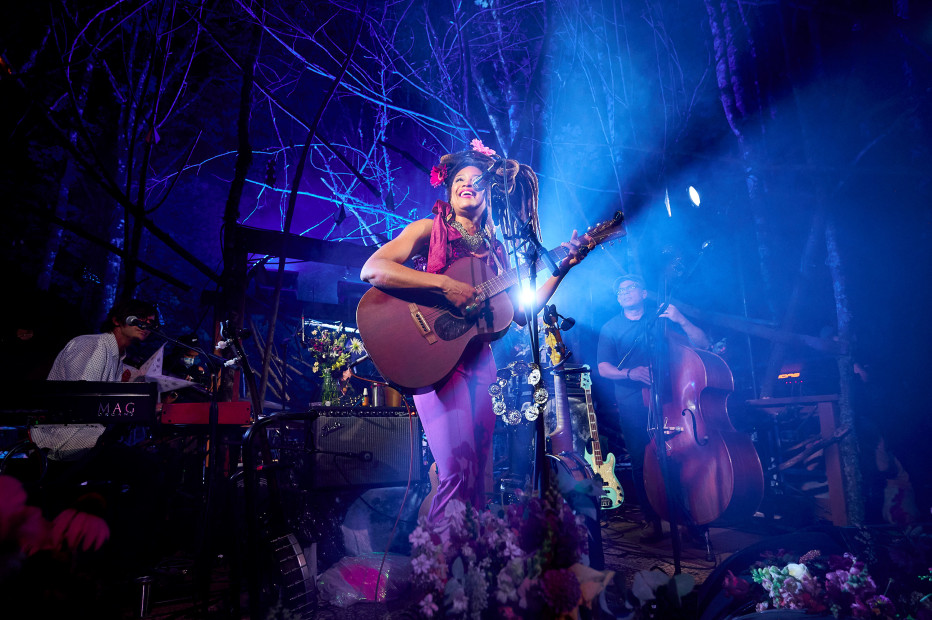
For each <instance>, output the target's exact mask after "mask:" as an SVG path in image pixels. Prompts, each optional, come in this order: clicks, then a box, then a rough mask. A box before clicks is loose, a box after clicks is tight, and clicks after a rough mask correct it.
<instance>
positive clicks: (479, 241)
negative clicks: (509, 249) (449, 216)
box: [450, 218, 485, 254]
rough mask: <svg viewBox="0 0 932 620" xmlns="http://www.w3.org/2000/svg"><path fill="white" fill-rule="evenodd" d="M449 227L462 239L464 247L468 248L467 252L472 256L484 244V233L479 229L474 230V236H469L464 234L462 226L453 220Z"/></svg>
mask: <svg viewBox="0 0 932 620" xmlns="http://www.w3.org/2000/svg"><path fill="white" fill-rule="evenodd" d="M450 226H452V227H453V228H455V229H456V230H457V232H459V234H460V235H461V236H462V237H463V241H465V242H466V247H467V248H469V251H470V252H472V253H473V254H475V253H476V250H478V249H479V248H481V247H482V246H483V245H484V244H485V232H484V231H483V230H482V229H481V228H479V229H478V230H476V232H475V234H469V233H468V232H466V229H465V228H463V225H462V224H460V223H459V222H458V221H456V219H455V218H454V219H453V220H452V221H451V222H450Z"/></svg>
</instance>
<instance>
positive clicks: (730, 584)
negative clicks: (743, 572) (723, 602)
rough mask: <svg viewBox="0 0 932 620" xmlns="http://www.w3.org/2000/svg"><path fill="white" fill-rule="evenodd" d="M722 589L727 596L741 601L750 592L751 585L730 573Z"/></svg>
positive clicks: (726, 576)
mask: <svg viewBox="0 0 932 620" xmlns="http://www.w3.org/2000/svg"><path fill="white" fill-rule="evenodd" d="M722 589H723V590H724V591H725V595H726V596H729V597H731V598H735V599H738V600H741V599H743V598H744V597H746V596H747V594H748V592H750V590H751V584H749V583H748V582H747V581H745V580H744V579H741V578H740V577H737V576H736V575H735V574H734V573H733V572H731V571H728V574H727V575H725V580H724V581H723V582H722Z"/></svg>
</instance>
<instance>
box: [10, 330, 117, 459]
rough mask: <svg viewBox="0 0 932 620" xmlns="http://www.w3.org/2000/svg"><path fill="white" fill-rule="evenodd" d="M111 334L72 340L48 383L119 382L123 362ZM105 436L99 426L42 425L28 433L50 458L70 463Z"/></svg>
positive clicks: (54, 365) (57, 361) (60, 355)
mask: <svg viewBox="0 0 932 620" xmlns="http://www.w3.org/2000/svg"><path fill="white" fill-rule="evenodd" d="M124 357H126V355H125V354H120V347H119V345H117V341H116V336H114V335H113V332H107V333H105V334H89V335H86V336H78V337H77V338H73V339H72V340H71V341H70V342H69V343H68V344H66V345H65V348H64V349H62V350H61V353H59V354H58V357H56V358H55V363H54V364H52V370H51V371H50V372H49V376H48V379H49V381H117V382H118V381H121V380H122V378H123V370H124V369H125V367H124V365H123V358H124ZM103 432H104V426H103V425H102V424H41V425H39V426H34V427H32V429H30V433H29V434H30V437H31V438H32V441H33V442H35V444H36V445H37V446H39V447H40V448H49V458H51V459H54V460H63V461H64V460H69V459H74V458H78V457H80V456H81V455H82V454H83V453H84V452H86V451H87V450H90V449H91V448H93V447H94V446H95V445H96V444H97V440H98V439H99V438H100V436H101V435H102V434H103Z"/></svg>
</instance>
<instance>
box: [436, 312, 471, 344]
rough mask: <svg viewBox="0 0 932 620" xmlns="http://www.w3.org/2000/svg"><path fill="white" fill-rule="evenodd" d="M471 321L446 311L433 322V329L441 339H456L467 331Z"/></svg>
mask: <svg viewBox="0 0 932 620" xmlns="http://www.w3.org/2000/svg"><path fill="white" fill-rule="evenodd" d="M473 322H474V321H470V320H468V319H465V318H463V317H459V316H454V315H452V314H450V313H449V312H447V313H445V314H442V315H440V316H439V317H438V318H437V320H436V321H435V322H434V331H435V332H436V333H437V337H438V338H440V339H441V340H456V339H457V338H459V337H460V336H462V335H463V334H465V333H466V332H468V331H469V328H470V327H472V325H473Z"/></svg>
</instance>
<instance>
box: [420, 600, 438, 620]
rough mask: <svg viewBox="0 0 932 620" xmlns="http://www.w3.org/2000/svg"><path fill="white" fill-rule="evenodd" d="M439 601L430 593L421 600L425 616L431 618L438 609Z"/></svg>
mask: <svg viewBox="0 0 932 620" xmlns="http://www.w3.org/2000/svg"><path fill="white" fill-rule="evenodd" d="M438 609H439V608H438V607H437V603H435V602H434V595H433V594H428V595H427V596H425V597H424V598H423V599H422V600H421V613H422V614H424V616H425V617H427V618H431V617H433V615H434V614H435V613H437V611H438Z"/></svg>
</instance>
